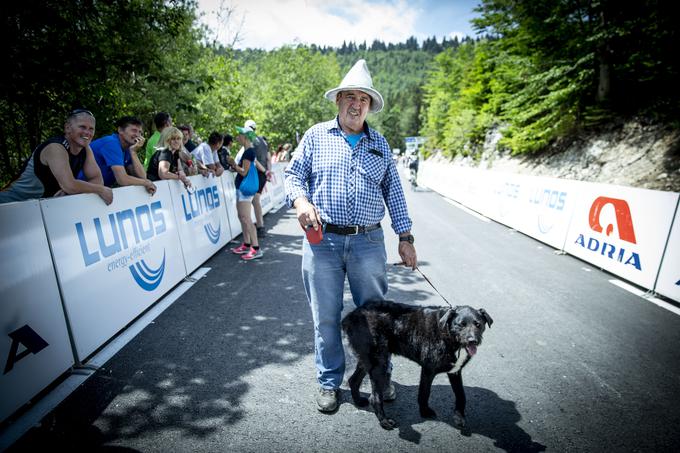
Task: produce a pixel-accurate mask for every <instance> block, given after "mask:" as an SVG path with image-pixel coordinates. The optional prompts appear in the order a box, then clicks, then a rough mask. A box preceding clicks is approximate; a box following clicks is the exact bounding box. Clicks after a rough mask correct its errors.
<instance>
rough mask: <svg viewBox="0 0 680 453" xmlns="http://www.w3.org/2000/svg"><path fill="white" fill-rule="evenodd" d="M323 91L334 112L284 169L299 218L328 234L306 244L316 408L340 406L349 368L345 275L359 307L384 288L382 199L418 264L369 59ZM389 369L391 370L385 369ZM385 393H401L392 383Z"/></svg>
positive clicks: (406, 257)
mask: <svg viewBox="0 0 680 453" xmlns="http://www.w3.org/2000/svg"><path fill="white" fill-rule="evenodd" d="M325 97H326V98H327V99H329V100H331V101H334V102H335V104H336V105H337V107H338V115H337V117H336V118H335V119H333V120H331V121H327V122H325V123H319V124H316V125H315V126H312V127H311V128H310V129H309V130H308V131H307V132H306V133H305V135H304V137H303V138H302V141H301V142H300V145H299V146H298V149H297V151H296V153H295V154H294V155H293V158H292V160H291V162H290V164H289V165H288V167H287V168H286V170H285V188H286V199H287V202H288V203H289V205H290V206H294V207H295V210H296V215H297V218H298V221H299V223H300V225H301V226H302V227H303V228H306V227H308V226H311V228H314V229H315V230H316V229H318V228H322V229H323V239H322V240H321V242H320V243H318V244H310V243H309V241H308V240H307V238H305V239H304V240H303V245H302V279H303V281H304V287H305V292H306V293H307V298H308V299H309V303H310V307H311V310H312V318H313V320H314V345H315V363H316V369H317V380H318V382H319V386H320V388H319V392H318V394H317V397H316V403H317V407H318V409H319V410H320V411H322V412H330V411H333V410H335V409H336V408H337V406H338V396H339V394H338V392H339V388H340V384H341V383H342V379H343V376H344V373H345V355H344V350H343V346H342V337H341V333H340V317H341V312H342V308H343V287H344V281H345V278H347V280H348V281H349V287H350V290H351V293H352V299H353V300H354V304H355V305H356V306H361V305H363V304H364V303H366V302H368V301H370V300H382V299H384V298H385V294H386V293H387V263H386V262H387V254H386V252H385V244H384V237H383V230H382V227H381V225H380V222H381V220H382V219H383V217H384V216H385V205H387V209H388V210H389V213H390V218H391V220H392V229H393V230H394V232H395V233H396V234H398V235H399V250H398V251H399V256H400V257H401V259H402V260H403V262H404V263H405V264H406V265H407V266H408V267H411V268H412V269H415V267H416V264H417V257H416V250H415V248H414V246H413V236H412V235H411V233H410V230H411V219H410V218H409V216H408V209H407V207H406V200H405V198H404V192H403V189H402V187H401V182H400V180H399V174H398V172H397V169H396V167H395V165H394V161H393V160H392V154H391V152H390V146H389V145H388V143H387V140H385V138H384V137H383V136H382V135H380V134H379V133H378V132H377V131H375V130H374V129H372V128H370V127H369V126H368V124H367V123H366V121H365V119H366V115H367V114H368V112H369V111H370V112H379V111H380V110H382V107H383V98H382V96H381V95H380V93H379V92H378V91H376V90H375V89H374V88H373V82H372V80H371V75H370V73H369V72H368V67H367V66H366V62H365V61H364V60H359V61H357V63H356V64H355V65H354V66H353V67H352V68H351V69H350V71H349V72H348V73H347V75H346V76H345V78H344V79H343V80H342V82H341V83H340V86H338V87H337V88H334V89H332V90H329V91H327V92H326V94H325ZM388 372H389V371H388ZM384 396H385V399H386V400H391V399H394V397H396V393H395V392H394V386H393V385H392V384H391V383H390V384H389V385H388V388H387V389H386V390H385V394H384Z"/></svg>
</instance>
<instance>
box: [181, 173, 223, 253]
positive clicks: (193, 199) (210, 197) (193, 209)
mask: <svg viewBox="0 0 680 453" xmlns="http://www.w3.org/2000/svg"><path fill="white" fill-rule="evenodd" d="M219 206H220V193H219V191H218V190H217V186H212V187H207V188H205V189H197V190H196V191H195V192H185V193H183V194H182V208H183V209H184V219H185V220H186V221H187V222H189V221H191V220H192V219H198V218H200V217H203V216H204V215H205V214H207V213H209V212H211V211H213V210H215V209H217V208H218V207H219ZM203 230H204V231H205V234H206V236H208V240H209V241H210V242H212V243H213V244H217V242H218V241H219V240H220V232H221V231H222V224H221V223H220V221H219V218H218V219H217V227H213V226H212V224H210V222H206V224H205V225H203Z"/></svg>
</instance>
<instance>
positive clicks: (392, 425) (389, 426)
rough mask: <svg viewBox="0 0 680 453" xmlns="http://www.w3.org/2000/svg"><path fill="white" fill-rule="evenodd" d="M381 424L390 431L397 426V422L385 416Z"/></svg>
mask: <svg viewBox="0 0 680 453" xmlns="http://www.w3.org/2000/svg"><path fill="white" fill-rule="evenodd" d="M380 426H382V427H383V428H384V429H386V430H388V431H389V430H391V429H394V428H396V427H397V422H395V421H394V420H392V419H391V418H383V419H382V420H380Z"/></svg>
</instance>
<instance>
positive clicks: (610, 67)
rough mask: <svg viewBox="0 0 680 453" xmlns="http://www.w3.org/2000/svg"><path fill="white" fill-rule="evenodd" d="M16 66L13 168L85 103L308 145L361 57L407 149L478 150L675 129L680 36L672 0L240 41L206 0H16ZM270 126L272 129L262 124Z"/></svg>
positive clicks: (109, 114) (103, 123) (481, 9)
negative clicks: (458, 36) (202, 18)
mask: <svg viewBox="0 0 680 453" xmlns="http://www.w3.org/2000/svg"><path fill="white" fill-rule="evenodd" d="M3 8H4V10H5V15H4V16H3V21H4V23H3V25H4V30H5V36H6V38H5V42H6V44H5V52H6V61H7V62H8V66H9V68H8V70H6V71H3V73H2V76H1V77H2V84H1V87H0V90H2V93H1V95H0V119H1V120H0V148H1V149H2V152H1V153H0V162H1V163H2V165H0V182H2V183H5V182H7V181H9V180H10V179H11V178H12V177H13V176H15V175H16V174H17V173H18V171H19V168H20V167H21V165H22V163H23V162H24V161H25V159H26V157H27V156H29V155H30V153H31V151H32V149H33V148H34V147H35V146H37V144H39V143H40V142H41V141H42V140H44V139H45V138H47V137H49V136H52V135H56V134H59V133H60V132H61V131H62V128H63V120H64V117H65V116H66V115H67V113H68V112H69V111H70V110H72V109H74V108H81V107H83V108H88V109H89V110H91V111H92V112H94V114H95V116H96V118H97V132H96V135H97V136H101V135H104V134H108V133H111V132H112V131H113V124H114V122H115V120H116V119H117V118H118V117H120V116H123V115H136V116H139V117H140V118H141V119H143V120H144V122H145V124H146V125H147V127H146V131H147V132H148V133H149V134H150V133H151V132H152V131H153V129H152V121H151V120H152V118H153V115H154V113H155V112H158V111H167V112H169V113H171V115H172V116H173V119H174V121H175V123H176V124H181V123H191V124H192V125H193V126H194V128H195V129H196V131H197V132H198V134H199V136H202V137H206V136H207V135H208V134H209V133H210V132H211V131H213V130H216V131H220V132H223V133H224V132H230V131H233V130H234V127H235V126H236V125H240V124H243V122H244V121H245V119H247V118H253V119H254V120H255V121H257V122H258V123H259V124H260V125H261V133H263V134H264V135H266V136H267V137H268V139H269V141H270V142H271V143H272V144H273V145H276V144H279V143H284V142H290V143H295V142H296V140H297V138H298V137H299V136H301V134H303V133H304V131H305V130H306V129H307V128H309V127H310V126H311V125H313V124H314V123H316V122H318V121H323V120H327V119H329V118H332V116H333V115H334V112H335V107H334V105H333V104H332V103H330V102H328V101H327V100H325V99H324V98H323V93H324V92H325V91H326V90H328V89H330V88H333V87H335V86H336V85H337V84H338V83H339V81H340V80H341V79H342V76H343V75H344V73H345V72H346V71H347V69H349V67H351V65H352V64H353V63H354V62H355V61H356V60H357V59H359V58H364V59H366V60H367V62H368V66H369V68H370V70H371V73H372V76H373V81H374V85H375V87H376V88H377V89H378V90H380V91H381V93H382V94H383V96H384V98H385V100H386V106H385V109H384V110H383V112H381V113H379V114H376V115H369V118H368V121H369V124H371V125H372V126H374V127H376V128H377V129H378V130H379V131H381V132H382V133H383V134H384V135H385V136H386V137H387V139H388V141H389V142H390V143H391V144H392V146H393V147H395V148H403V139H404V137H406V136H412V135H423V136H425V137H427V139H428V142H427V147H428V150H433V149H438V150H441V151H442V153H443V154H444V155H447V156H454V155H456V154H466V155H470V154H471V155H474V154H475V153H477V152H478V151H479V146H480V143H481V142H482V141H483V138H484V134H485V132H486V130H487V129H488V128H490V127H500V128H501V129H502V131H503V140H502V142H501V145H502V146H505V147H506V148H507V149H509V150H511V151H512V152H513V153H516V154H518V153H531V152H537V151H540V150H541V149H543V148H544V147H545V146H546V145H548V144H549V143H551V141H553V140H556V139H557V138H559V137H562V136H565V135H569V134H578V133H579V131H581V130H583V129H587V128H591V127H596V126H597V125H599V124H602V123H606V122H607V121H611V120H613V119H616V118H621V117H631V116H637V117H643V118H645V119H647V120H648V121H653V122H664V123H668V124H671V125H673V126H674V127H677V118H678V114H679V113H680V88H679V87H678V80H680V78H679V77H678V76H679V75H680V74H679V66H680V59H679V58H678V57H677V49H678V48H680V46H679V44H680V38H679V37H678V28H679V27H677V24H676V23H674V21H673V18H674V15H673V14H671V12H672V9H671V2H670V1H667V0H639V1H637V2H615V1H613V0H531V1H529V0H480V2H479V6H478V15H479V16H478V19H476V20H475V21H474V26H475V28H476V29H477V30H478V32H479V35H478V37H477V38H475V39H465V40H463V41H458V40H444V41H442V42H439V41H437V40H436V39H435V38H429V39H427V40H425V41H423V42H422V43H419V42H418V41H417V40H416V38H414V37H411V38H409V39H408V40H407V41H406V42H404V43H384V42H382V41H380V40H375V41H374V42H372V43H370V44H369V43H365V42H363V43H355V42H351V41H347V42H345V43H343V45H342V46H341V47H339V48H329V47H318V46H315V45H311V46H302V45H295V46H286V47H282V48H278V49H275V50H273V51H264V50H259V49H247V50H236V49H234V48H232V47H231V46H226V47H225V46H223V45H221V44H219V43H217V42H216V40H215V39H214V33H212V32H211V31H210V30H207V29H206V28H205V27H202V26H200V25H199V23H198V20H197V10H196V4H195V2H194V1H193V0H117V1H111V2H103V1H100V0H66V1H65V0H42V1H37V0H25V1H23V2H11V3H8V4H7V5H5V6H4V7H3ZM258 132H260V131H258Z"/></svg>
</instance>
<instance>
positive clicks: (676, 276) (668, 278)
mask: <svg viewBox="0 0 680 453" xmlns="http://www.w3.org/2000/svg"><path fill="white" fill-rule="evenodd" d="M654 290H655V291H656V292H658V293H659V294H661V295H663V296H666V297H668V298H670V299H673V300H677V301H680V207H677V208H676V211H675V220H674V221H673V229H672V230H671V234H670V236H669V239H668V245H667V246H666V253H665V254H664V258H663V262H662V263H661V269H660V270H659V277H658V279H657V282H656V288H654Z"/></svg>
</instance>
